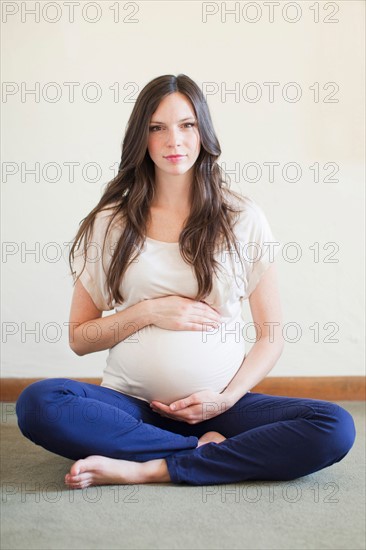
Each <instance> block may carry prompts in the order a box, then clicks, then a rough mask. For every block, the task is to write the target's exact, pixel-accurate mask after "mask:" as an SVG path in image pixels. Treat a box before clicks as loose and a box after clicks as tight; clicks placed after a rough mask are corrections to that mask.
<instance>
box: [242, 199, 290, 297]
mask: <svg viewBox="0 0 366 550" xmlns="http://www.w3.org/2000/svg"><path fill="white" fill-rule="evenodd" d="M234 233H235V235H236V237H237V244H238V248H239V251H240V258H241V261H242V264H243V266H241V264H240V270H239V271H240V280H241V298H243V299H247V298H249V296H250V295H251V294H252V292H253V290H254V289H255V288H256V287H257V285H258V283H259V281H260V279H261V277H262V275H263V273H264V272H265V271H266V270H267V269H268V268H269V266H270V265H272V264H273V262H274V261H275V257H276V256H277V254H278V252H279V251H280V250H281V247H282V243H281V242H280V241H279V240H278V239H276V237H275V236H274V235H273V233H272V229H271V227H270V224H269V222H268V220H267V217H266V215H265V214H264V212H263V210H262V208H261V207H260V206H259V205H258V204H257V203H256V202H255V201H253V200H252V199H249V198H248V197H245V202H244V209H243V211H242V212H241V214H240V217H239V219H238V221H237V223H236V224H235V227H234Z"/></svg>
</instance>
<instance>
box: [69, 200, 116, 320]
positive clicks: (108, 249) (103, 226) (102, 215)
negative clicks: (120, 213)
mask: <svg viewBox="0 0 366 550" xmlns="http://www.w3.org/2000/svg"><path fill="white" fill-rule="evenodd" d="M110 217H111V210H110V209H108V210H103V211H100V212H98V214H97V215H96V217H95V220H94V225H93V230H92V232H91V234H90V236H89V239H88V244H87V250H86V262H85V268H84V269H83V266H84V240H83V241H82V242H81V244H80V245H79V247H78V249H77V250H76V251H75V255H74V261H73V262H72V266H73V269H74V271H75V275H74V277H77V276H78V275H79V274H80V273H81V275H80V281H81V282H82V284H83V286H84V288H85V289H86V290H87V291H88V293H89V295H90V297H91V299H92V300H93V302H94V304H95V305H96V307H97V308H98V309H99V310H100V311H110V310H112V309H114V307H115V301H114V300H113V299H112V298H111V297H110V296H109V290H108V287H107V273H108V268H109V266H110V263H111V260H112V257H113V252H114V248H115V247H116V245H117V243H118V233H117V231H116V229H113V228H110V229H109V230H108V224H109V221H110ZM107 230H108V235H107V238H106V242H105V248H104V253H103V255H102V251H103V243H104V237H105V235H106V232H107ZM119 233H120V230H119Z"/></svg>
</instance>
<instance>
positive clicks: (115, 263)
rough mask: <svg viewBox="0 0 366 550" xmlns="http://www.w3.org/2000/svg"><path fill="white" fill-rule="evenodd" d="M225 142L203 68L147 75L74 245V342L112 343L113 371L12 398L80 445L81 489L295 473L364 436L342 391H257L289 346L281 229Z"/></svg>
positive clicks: (47, 435) (34, 425) (23, 416)
mask: <svg viewBox="0 0 366 550" xmlns="http://www.w3.org/2000/svg"><path fill="white" fill-rule="evenodd" d="M220 154H221V150H220V146H219V142H218V140H217V138H216V135H215V132H214V128H213V124H212V121H211V117H210V113H209V110H208V106H207V103H206V101H205V98H204V96H203V94H202V92H201V90H200V88H199V87H198V85H197V84H196V83H195V82H194V81H192V80H191V79H190V78H189V77H187V76H186V75H182V74H180V75H178V76H177V77H175V76H173V75H165V76H161V77H158V78H155V79H154V80H152V81H151V82H149V83H148V84H147V85H146V86H145V87H144V88H143V90H142V91H141V92H140V94H139V96H138V99H137V101H136V103H135V105H134V108H133V111H132V114H131V117H130V119H129V122H128V125H127V129H126V133H125V137H124V140H123V146H122V158H121V163H120V167H119V172H118V174H117V176H116V177H115V178H114V179H113V180H112V181H111V182H109V183H108V185H107V187H106V190H105V191H104V193H103V196H102V198H101V199H100V201H99V203H98V204H97V206H96V207H95V208H94V209H93V210H92V211H91V212H90V213H89V214H88V215H87V216H86V217H85V218H84V219H83V221H82V224H81V226H80V228H79V230H78V232H77V234H76V236H75V239H74V243H73V247H72V249H71V251H70V258H69V260H70V267H71V268H72V272H73V274H74V278H75V287H74V294H73V298H72V304H71V312H70V333H69V336H70V347H71V349H72V350H73V351H74V352H75V353H76V354H77V355H79V356H82V355H86V354H88V353H93V352H97V351H101V350H106V349H108V350H109V354H108V359H107V364H106V367H105V369H104V375H103V381H102V384H101V385H100V386H97V385H93V384H87V383H82V382H79V381H76V380H71V379H67V378H51V379H46V380H41V381H39V382H35V383H33V384H31V385H30V386H28V387H27V388H26V389H25V390H24V391H23V392H22V394H21V395H20V397H19V399H18V401H17V405H16V412H17V416H18V424H19V428H20V430H21V432H22V433H23V435H24V436H25V437H27V438H29V439H30V440H31V441H33V442H34V443H35V444H37V445H41V446H42V447H44V448H45V449H47V450H49V451H51V452H53V453H57V454H59V455H61V456H64V457H67V458H70V459H72V460H75V462H74V464H73V465H72V466H71V469H70V471H69V473H67V474H66V476H65V483H66V484H67V485H68V486H69V487H70V488H75V489H82V488H85V487H88V486H90V485H98V484H100V485H106V484H129V483H152V482H155V483H156V482H174V483H187V484H191V485H210V484H217V483H232V482H237V481H245V480H290V479H295V478H298V477H300V476H305V475H308V474H310V473H312V472H315V471H317V470H320V469H322V468H325V467H327V466H330V465H332V464H334V463H335V462H339V461H340V460H341V459H342V458H343V457H344V456H345V455H346V454H347V453H348V451H349V450H350V448H351V447H352V445H353V443H354V439H355V427H354V422H353V418H352V416H351V415H350V414H349V413H348V412H347V411H346V410H345V409H343V408H342V407H340V406H338V405H337V404H335V403H331V402H328V401H321V400H316V399H298V398H293V397H283V396H274V395H265V394H261V393H252V392H251V391H250V390H251V389H252V388H253V387H254V386H256V385H257V384H258V383H259V382H260V381H261V380H262V379H263V378H264V377H265V376H266V375H267V374H268V372H269V371H270V370H271V369H272V368H273V367H274V365H275V363H276V362H277V360H278V359H279V357H280V355H281V353H282V349H283V339H282V313H281V305H280V298H279V292H278V285H277V275H276V265H275V263H274V258H275V255H276V253H277V252H278V250H279V246H280V243H279V242H278V241H276V240H275V238H274V236H273V234H272V232H271V229H270V226H269V224H268V221H267V219H266V216H265V214H264V212H263V211H262V209H261V207H260V206H259V205H258V204H257V203H256V202H255V201H253V200H251V199H249V198H248V197H244V196H241V195H240V194H238V193H235V192H234V191H232V190H230V189H229V187H228V185H227V183H226V181H224V178H223V177H222V173H221V170H220V167H219V165H218V164H217V159H218V157H219V156H220ZM246 299H248V300H249V305H250V310H251V314H252V317H253V321H254V323H253V327H255V332H256V336H255V343H254V344H253V346H252V348H251V349H250V352H249V353H248V354H246V353H245V340H244V337H245V336H246V330H245V329H246V328H247V327H246V326H245V324H244V321H243V319H242V302H243V301H244V300H246ZM103 311H114V313H112V314H109V315H106V316H104V317H103V316H102V314H103ZM252 338H253V335H252Z"/></svg>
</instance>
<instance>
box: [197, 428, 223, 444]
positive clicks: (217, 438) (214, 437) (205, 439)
mask: <svg viewBox="0 0 366 550" xmlns="http://www.w3.org/2000/svg"><path fill="white" fill-rule="evenodd" d="M225 439H226V437H224V436H223V435H222V434H220V433H219V432H206V433H205V434H203V435H202V436H201V437H200V438H199V440H198V445H197V447H200V446H201V445H205V444H206V443H221V442H222V441H225Z"/></svg>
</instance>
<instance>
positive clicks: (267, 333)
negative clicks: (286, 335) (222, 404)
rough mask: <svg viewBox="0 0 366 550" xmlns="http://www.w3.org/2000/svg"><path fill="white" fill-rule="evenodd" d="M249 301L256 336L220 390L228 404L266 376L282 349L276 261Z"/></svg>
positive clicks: (266, 272) (282, 340)
mask: <svg viewBox="0 0 366 550" xmlns="http://www.w3.org/2000/svg"><path fill="white" fill-rule="evenodd" d="M249 305H250V310H251V313H252V317H253V321H254V323H255V327H256V330H257V338H258V339H257V341H256V342H255V344H254V345H253V346H252V348H251V350H250V351H249V353H248V355H246V356H245V358H244V361H243V363H242V364H241V366H240V368H239V370H238V372H237V373H236V374H235V376H234V378H233V379H232V380H231V382H230V383H229V384H228V386H227V387H226V388H225V390H224V391H223V392H222V394H221V395H222V396H224V397H225V398H226V402H227V403H228V405H229V406H230V407H232V406H233V405H234V404H235V403H236V402H237V401H238V400H239V399H240V398H241V397H243V395H245V394H246V393H247V392H248V390H250V389H251V388H253V387H254V386H256V385H257V384H258V383H259V382H260V381H261V380H263V378H265V377H266V376H267V374H268V373H269V372H270V370H271V369H272V368H273V367H274V366H275V364H276V362H277V361H278V359H279V357H280V356H281V354H282V351H283V347H284V339H283V335H282V322H283V321H282V308H281V300H280V294H279V288H278V280H277V267H276V264H272V265H271V266H270V267H269V268H268V269H267V270H266V271H265V272H264V273H263V275H262V277H261V279H260V281H259V283H258V285H257V286H256V288H255V289H254V290H253V292H252V293H251V295H250V296H249Z"/></svg>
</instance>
